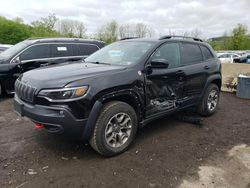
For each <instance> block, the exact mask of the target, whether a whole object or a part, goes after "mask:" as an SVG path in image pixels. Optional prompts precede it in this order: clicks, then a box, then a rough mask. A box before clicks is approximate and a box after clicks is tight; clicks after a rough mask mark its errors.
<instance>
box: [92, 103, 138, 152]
mask: <svg viewBox="0 0 250 188" xmlns="http://www.w3.org/2000/svg"><path fill="white" fill-rule="evenodd" d="M136 131H137V115H136V112H135V110H134V109H133V107H131V106H130V105H129V104H127V103H124V102H120V101H112V102H109V103H107V104H105V105H104V107H103V109H102V111H101V113H100V115H99V117H98V119H97V122H96V125H95V129H94V132H93V135H92V136H91V139H90V145H91V146H92V148H93V149H94V150H96V151H97V152H98V153H100V154H101V155H104V156H114V155H117V154H119V153H122V152H124V151H126V150H127V149H128V147H129V146H130V144H131V143H132V141H133V140H134V138H135V135H136Z"/></svg>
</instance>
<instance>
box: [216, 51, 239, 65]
mask: <svg viewBox="0 0 250 188" xmlns="http://www.w3.org/2000/svg"><path fill="white" fill-rule="evenodd" d="M217 57H218V58H219V59H220V61H221V63H233V62H234V59H235V58H240V57H241V56H240V55H239V54H235V53H218V54H217Z"/></svg>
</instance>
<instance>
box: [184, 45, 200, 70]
mask: <svg viewBox="0 0 250 188" xmlns="http://www.w3.org/2000/svg"><path fill="white" fill-rule="evenodd" d="M181 54H182V62H181V64H183V65H188V64H195V63H199V62H201V61H202V60H203V57H202V53H201V50H200V47H199V46H198V45H196V44H189V43H182V45H181Z"/></svg>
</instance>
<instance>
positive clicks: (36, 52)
mask: <svg viewBox="0 0 250 188" xmlns="http://www.w3.org/2000/svg"><path fill="white" fill-rule="evenodd" d="M49 52H50V50H49V45H36V46H32V47H30V48H28V49H27V50H25V51H24V52H23V53H22V54H21V55H20V56H19V57H20V60H31V59H43V58H49V57H50V55H49Z"/></svg>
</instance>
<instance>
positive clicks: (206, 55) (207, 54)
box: [200, 46, 214, 60]
mask: <svg viewBox="0 0 250 188" xmlns="http://www.w3.org/2000/svg"><path fill="white" fill-rule="evenodd" d="M200 47H201V51H202V53H203V56H204V59H205V60H207V59H212V58H213V57H214V56H213V54H212V53H211V51H210V50H209V49H208V48H207V47H205V46H200Z"/></svg>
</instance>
